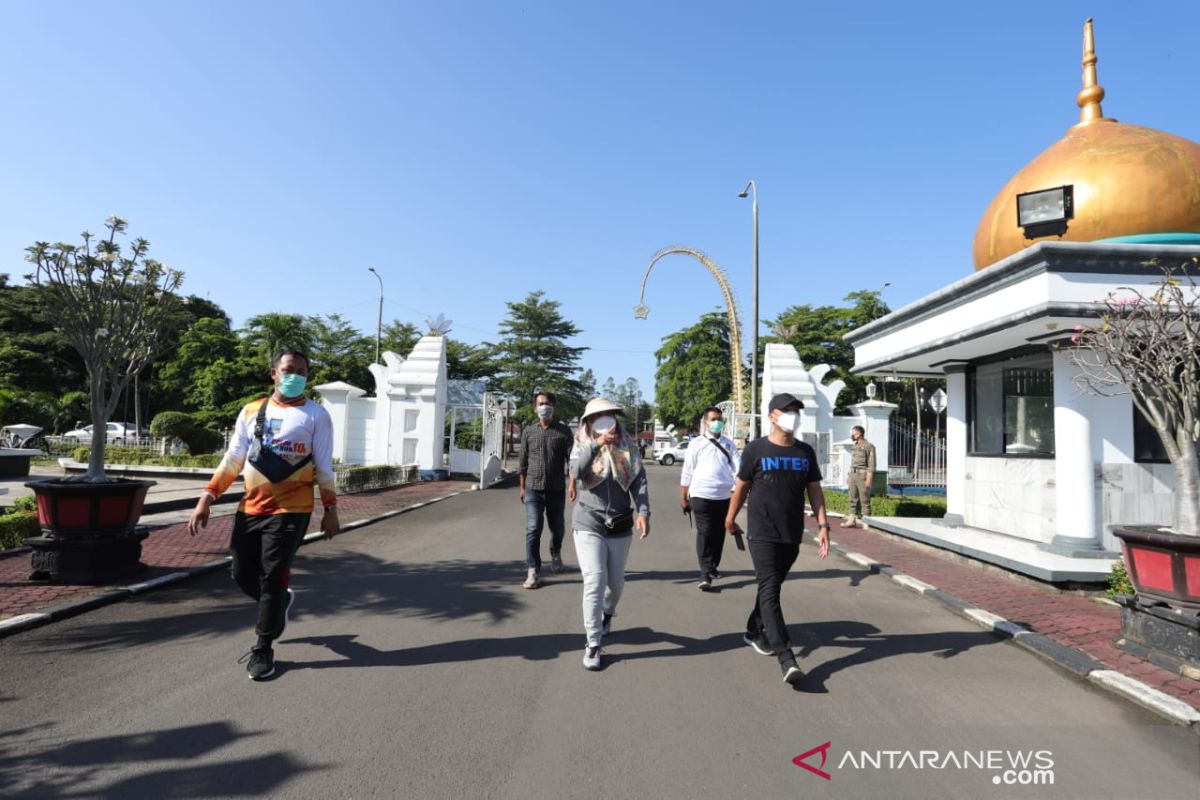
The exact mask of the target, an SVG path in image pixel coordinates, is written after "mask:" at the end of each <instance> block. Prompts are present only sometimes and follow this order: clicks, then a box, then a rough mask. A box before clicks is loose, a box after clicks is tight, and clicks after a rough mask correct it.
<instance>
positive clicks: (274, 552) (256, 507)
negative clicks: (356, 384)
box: [188, 350, 340, 680]
mask: <svg viewBox="0 0 1200 800" xmlns="http://www.w3.org/2000/svg"><path fill="white" fill-rule="evenodd" d="M271 379H272V381H274V384H275V388H274V391H273V392H272V393H271V395H270V396H268V397H265V398H263V399H262V400H255V401H253V402H252V403H249V404H248V405H247V406H246V407H245V408H243V409H242V411H241V413H240V414H239V415H238V419H237V427H236V429H235V430H234V434H233V438H232V439H230V441H229V449H228V451H227V452H226V453H225V457H224V458H223V459H222V460H221V464H220V465H219V466H218V467H217V471H216V473H215V474H214V475H213V477H212V480H210V481H209V482H208V486H206V487H205V489H204V494H203V495H201V497H200V500H199V501H198V502H197V503H196V508H195V510H194V511H192V516H191V518H190V519H189V520H188V533H189V534H191V535H193V536H194V535H195V534H196V531H197V530H199V529H200V528H203V527H205V526H207V524H208V518H209V509H210V508H211V507H212V504H213V502H214V501H215V500H216V499H217V498H218V497H220V496H221V494H222V493H224V492H225V490H226V489H228V488H229V486H230V485H231V484H232V483H233V481H234V480H235V479H236V478H237V476H238V475H239V474H242V473H243V470H244V473H245V475H244V479H245V485H246V493H245V496H244V497H243V498H242V502H241V504H240V505H239V506H238V511H237V516H236V517H235V518H234V523H233V532H232V534H231V535H230V541H229V550H230V553H231V554H232V555H233V579H234V580H235V581H237V584H238V586H240V587H241V589H242V591H244V592H245V593H246V594H247V595H249V596H250V597H251V598H253V599H254V600H256V601H257V602H258V624H257V626H256V627H255V633H256V634H257V635H258V641H257V642H256V644H255V645H254V647H253V648H252V649H251V650H250V652H249V653H247V654H246V656H244V657H243V658H244V659H248V660H249V663H248V665H247V668H246V669H247V672H249V673H250V678H251V679H252V680H265V679H267V678H269V677H271V675H273V674H274V673H275V653H274V650H273V648H272V643H273V642H274V641H275V640H276V639H278V638H279V637H280V636H281V635H282V634H283V629H284V628H285V627H286V626H287V621H288V612H289V610H290V609H291V606H292V602H293V601H294V600H295V597H296V595H295V592H294V591H292V589H291V588H290V587H289V586H288V582H289V580H288V579H289V567H290V566H291V563H292V558H293V557H294V556H295V554H296V550H298V549H299V547H300V544H301V542H302V541H303V540H304V534H305V533H306V532H307V531H308V523H309V519H310V518H311V516H312V512H313V506H314V497H313V495H314V492H313V488H314V484H315V485H316V487H317V489H318V490H319V492H320V495H321V505H322V506H323V507H324V515H323V517H322V519H321V530H322V532H323V533H324V534H325V536H326V537H327V538H332V537H333V536H336V535H337V533H338V531H339V530H340V525H339V523H338V515H337V494H336V491H335V484H334V476H333V423H332V421H331V420H330V418H329V412H328V411H326V410H325V408H324V407H323V406H321V405H320V404H318V403H316V402H315V401H313V400H309V399H307V398H306V397H305V396H304V388H305V385H306V383H307V380H308V357H307V356H306V355H304V354H303V353H301V352H299V351H295V350H285V351H284V352H282V353H280V354H279V355H277V356H276V357H275V360H274V364H273V366H272V367H271Z"/></svg>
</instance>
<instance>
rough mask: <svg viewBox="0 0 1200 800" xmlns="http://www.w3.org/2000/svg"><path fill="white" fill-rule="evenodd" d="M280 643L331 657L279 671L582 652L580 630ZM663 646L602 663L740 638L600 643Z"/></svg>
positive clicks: (630, 636)
mask: <svg viewBox="0 0 1200 800" xmlns="http://www.w3.org/2000/svg"><path fill="white" fill-rule="evenodd" d="M280 644H309V645H314V646H316V647H324V648H325V649H327V650H328V651H329V652H331V653H332V654H334V655H336V656H339V658H338V659H337V660H332V659H321V660H308V661H293V662H287V663H285V662H284V661H283V660H278V661H276V668H277V669H280V670H302V669H347V668H351V669H357V668H362V667H417V666H427V665H431V664H448V663H465V662H470V661H483V660H487V659H493V658H519V659H522V660H525V661H551V660H554V659H556V658H558V657H559V656H561V655H563V654H565V653H576V652H580V653H582V652H583V645H584V635H583V634H582V633H541V634H534V635H530V636H503V637H499V636H497V637H481V638H475V639H463V640H461V641H457V642H438V643H437V644H429V645H422V646H420V647H406V648H401V649H399V650H379V649H378V648H375V647H372V646H371V645H370V644H367V643H366V642H362V641H359V640H358V634H353V633H351V634H338V635H333V636H304V637H296V638H291V639H283V640H282V641H281V642H280ZM657 644H667V645H670V647H669V648H665V649H658V650H649V651H642V652H634V653H612V652H610V651H608V650H607V649H606V651H605V655H606V662H607V663H610V664H615V663H618V662H621V661H636V660H639V659H644V658H663V657H676V656H699V655H708V654H711V653H720V652H724V651H726V650H733V649H736V648H738V647H743V646H744V645H743V644H742V636H741V634H740V633H738V634H722V635H720V636H715V637H709V638H704V639H695V638H692V637H690V636H679V635H676V634H673V633H667V632H664V631H656V630H654V629H653V628H648V627H640V628H630V629H628V630H621V629H616V630H614V631H613V632H612V633H611V634H610V635H609V636H608V637H607V638H606V639H605V646H606V648H607V646H609V645H625V646H645V645H657Z"/></svg>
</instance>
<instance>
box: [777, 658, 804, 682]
mask: <svg viewBox="0 0 1200 800" xmlns="http://www.w3.org/2000/svg"><path fill="white" fill-rule="evenodd" d="M782 669H783V682H784V683H788V684H791V685H792V686H795V685H796V684H798V683H799V682H800V681H802V680H804V670H802V669H800V668H799V667H798V666H796V662H795V661H792V662H791V663H788V664H783V665H782Z"/></svg>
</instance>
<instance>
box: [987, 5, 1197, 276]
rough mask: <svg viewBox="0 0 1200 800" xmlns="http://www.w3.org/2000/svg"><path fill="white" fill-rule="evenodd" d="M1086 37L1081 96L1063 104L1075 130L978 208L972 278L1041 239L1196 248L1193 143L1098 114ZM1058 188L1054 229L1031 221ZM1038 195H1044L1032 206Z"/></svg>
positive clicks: (1051, 206)
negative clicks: (1072, 111)
mask: <svg viewBox="0 0 1200 800" xmlns="http://www.w3.org/2000/svg"><path fill="white" fill-rule="evenodd" d="M1094 27H1095V26H1094V24H1093V22H1092V20H1090V19H1089V20H1087V21H1086V22H1085V23H1084V26H1083V63H1082V66H1083V86H1082V89H1081V90H1080V91H1079V93H1078V94H1077V95H1076V97H1075V103H1074V104H1073V105H1076V106H1078V109H1077V113H1078V118H1077V122H1076V124H1074V125H1072V126H1071V127H1070V128H1069V129H1067V131H1066V134H1065V135H1064V136H1063V137H1062V138H1061V139H1060V140H1059V141H1057V142H1055V143H1054V144H1052V145H1051V146H1050V147H1048V148H1047V149H1045V150H1043V151H1042V152H1041V153H1040V154H1039V155H1038V156H1037V157H1035V158H1034V159H1033V160H1032V161H1030V162H1029V163H1028V164H1026V165H1025V166H1024V167H1022V168H1021V169H1020V171H1018V172H1017V174H1015V175H1013V176H1012V178H1010V179H1009V181H1008V182H1007V183H1006V184H1004V186H1003V187H1002V188H1001V189H1000V191H999V192H997V193H996V195H995V196H994V197H993V199H992V202H991V203H990V204H988V207H987V210H986V211H985V212H984V214H983V216H982V217H981V218H980V220H979V226H978V227H977V229H976V231H975V241H974V246H973V256H974V261H975V269H976V270H982V269H986V268H987V267H989V266H991V265H993V264H996V263H998V262H1000V261H1002V260H1004V259H1005V258H1008V257H1009V256H1012V255H1015V254H1016V253H1019V252H1020V251H1022V250H1024V249H1025V248H1027V247H1029V246H1030V244H1031V243H1032V242H1034V241H1036V240H1037V239H1038V238H1040V237H1044V236H1049V237H1055V236H1058V237H1061V238H1062V239H1063V240H1064V241H1072V242H1113V243H1122V244H1195V243H1196V242H1200V202H1197V198H1200V143H1198V142H1195V141H1192V140H1190V139H1185V138H1183V137H1182V136H1176V135H1174V134H1171V133H1166V132H1164V131H1159V130H1154V129H1153V128H1146V127H1142V126H1140V125H1133V124H1130V123H1128V122H1118V121H1117V120H1116V119H1113V118H1112V117H1111V116H1108V115H1107V114H1106V113H1105V112H1106V111H1107V110H1108V109H1104V108H1102V107H1101V102H1102V101H1104V100H1106V97H1105V94H1106V93H1105V91H1104V88H1103V87H1102V86H1101V85H1100V81H1099V78H1098V76H1097V73H1096V65H1097V55H1096V34H1095V30H1094ZM1066 186H1069V187H1071V195H1070V200H1069V201H1068V200H1067V198H1066V196H1065V193H1064V196H1063V197H1062V209H1061V212H1062V219H1059V220H1057V221H1055V224H1053V225H1050V224H1049V222H1050V220H1049V219H1045V220H1042V219H1038V218H1037V217H1040V214H1037V213H1036V212H1037V211H1039V210H1041V211H1042V212H1055V213H1056V214H1057V212H1059V211H1060V209H1059V196H1058V195H1057V187H1066ZM1048 191H1050V192H1052V194H1050V195H1049V196H1040V195H1041V193H1043V192H1048ZM1022 196H1023V197H1022ZM1068 203H1069V206H1068ZM1023 204H1024V205H1025V206H1027V207H1025V208H1023V207H1022V205H1023ZM1014 206H1016V208H1015V209H1014ZM1014 213H1016V214H1017V215H1018V217H1017V224H1016V225H1013V215H1014ZM1029 221H1032V222H1033V226H1029V225H1027V224H1026V223H1027V222H1029ZM1068 222H1069V225H1070V230H1067V223H1068Z"/></svg>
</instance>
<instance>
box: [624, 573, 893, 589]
mask: <svg viewBox="0 0 1200 800" xmlns="http://www.w3.org/2000/svg"><path fill="white" fill-rule="evenodd" d="M875 574H877V573H875V572H872V571H871V570H868V569H814V570H803V571H801V572H789V573H788V577H787V582H788V583H791V582H792V581H795V580H803V581H813V580H841V579H843V578H845V579H846V581H847V583H846V585H847V586H850V587H857V586H859V585H860V584H861V583H862V582H863V581H864V580H865V579H867V578H870V577H872V576H873V575H875ZM625 580H626V581H645V580H650V581H669V582H671V583H676V584H680V585H689V584H692V585H694V584H695V583H696V582H697V581H699V580H700V571H699V570H698V569H694V570H646V571H645V572H629V573H627V574H626V575H625ZM757 583H758V581H757V580H756V579H755V577H754V570H752V569H750V570H745V569H741V570H721V578H720V579H719V580H718V581H716V582H715V583H714V584H713V585H712V588H711V589H709V590H708V591H709V593H711V594H720V593H721V591H722V590H733V589H742V588H745V587H747V586H755V585H757Z"/></svg>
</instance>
